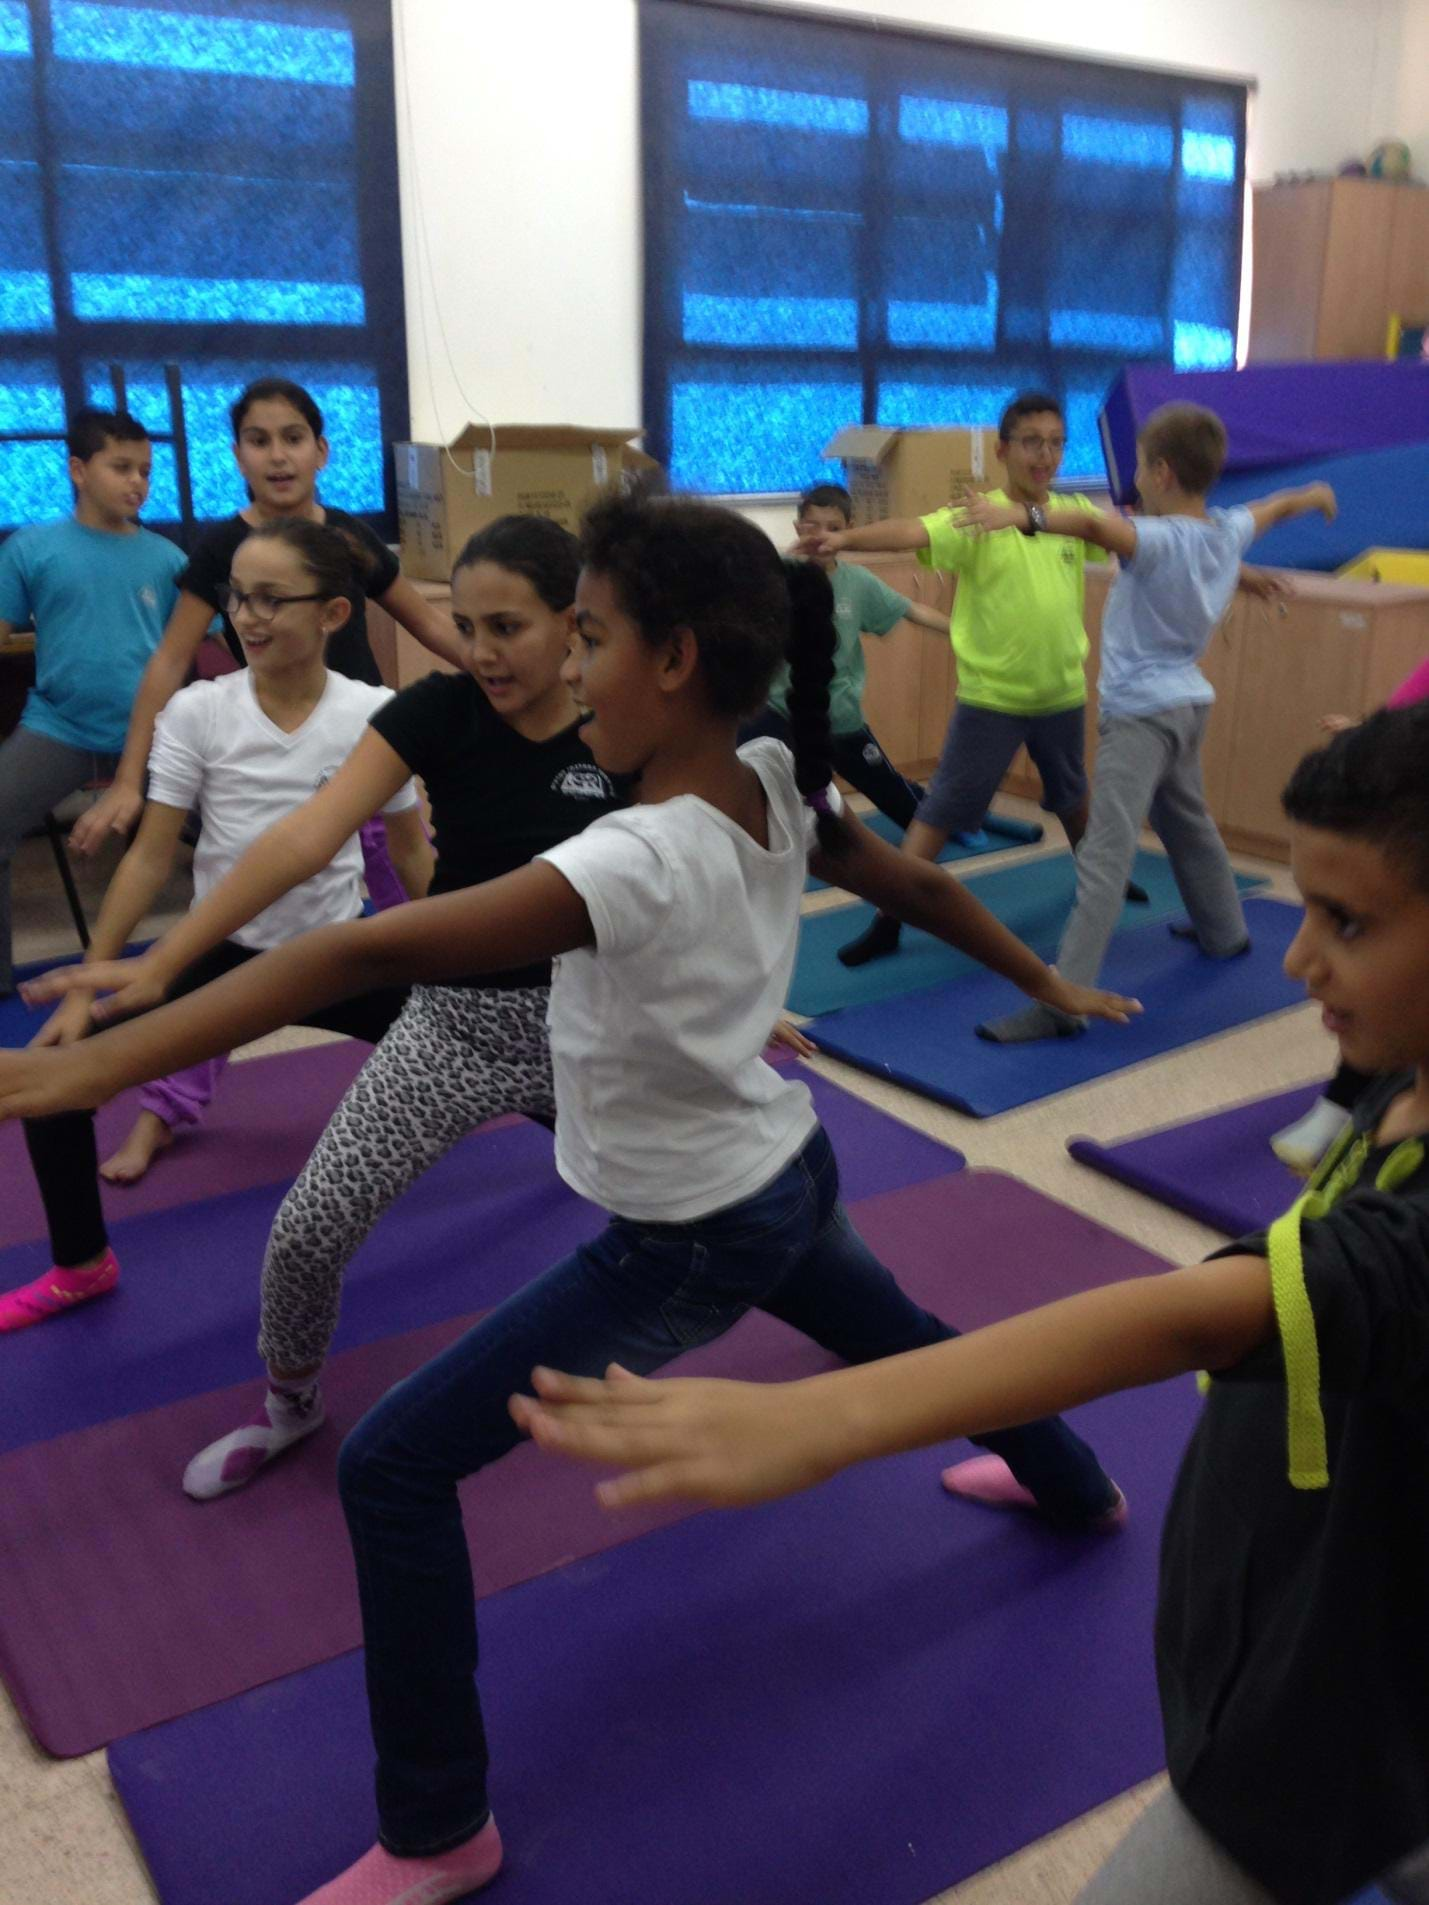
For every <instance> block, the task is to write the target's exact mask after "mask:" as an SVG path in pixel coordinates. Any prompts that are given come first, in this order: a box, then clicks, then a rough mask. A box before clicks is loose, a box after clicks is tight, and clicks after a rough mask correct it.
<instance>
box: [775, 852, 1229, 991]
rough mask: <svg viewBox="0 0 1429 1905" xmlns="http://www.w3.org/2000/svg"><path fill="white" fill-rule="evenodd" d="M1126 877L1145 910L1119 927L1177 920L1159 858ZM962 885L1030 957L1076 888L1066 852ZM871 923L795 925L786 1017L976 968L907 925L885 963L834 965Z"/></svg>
mask: <svg viewBox="0 0 1429 1905" xmlns="http://www.w3.org/2000/svg"><path fill="white" fill-rule="evenodd" d="M1132 878H1133V879H1134V880H1136V881H1138V882H1139V883H1140V884H1141V885H1142V886H1144V887H1145V888H1146V891H1147V893H1148V894H1149V895H1150V901H1149V904H1147V905H1132V904H1130V903H1128V904H1127V905H1126V906H1125V907H1124V908H1123V911H1122V915H1121V922H1120V923H1121V927H1122V928H1123V929H1127V928H1135V927H1137V926H1145V925H1147V924H1149V923H1150V922H1152V921H1154V920H1164V919H1172V918H1175V917H1178V916H1179V915H1180V913H1181V911H1182V907H1181V896H1180V894H1179V893H1178V892H1177V891H1176V882H1175V880H1174V879H1173V878H1172V877H1171V863H1170V861H1169V860H1168V859H1167V858H1166V856H1165V854H1164V853H1153V852H1150V851H1148V850H1144V851H1142V852H1140V853H1138V854H1137V856H1136V865H1135V867H1134V869H1133V871H1132ZM1236 884H1237V885H1238V886H1239V887H1240V889H1241V891H1242V892H1248V891H1250V890H1252V889H1253V888H1255V887H1258V886H1263V885H1264V884H1265V881H1264V880H1263V879H1256V878H1252V877H1251V876H1249V875H1247V874H1243V873H1238V874H1237V875H1236ZM967 885H968V887H969V889H970V891H972V892H974V893H976V895H977V897H978V898H979V899H980V900H981V901H982V903H983V905H984V906H986V907H989V908H990V909H991V910H992V911H993V912H994V913H996V914H997V917H998V918H999V919H1000V920H1001V921H1002V923H1003V924H1004V925H1005V926H1007V927H1008V928H1009V929H1010V930H1011V931H1012V932H1014V933H1016V934H1017V936H1018V938H1019V939H1022V940H1025V941H1026V942H1027V944H1028V945H1029V946H1031V947H1032V948H1033V950H1034V951H1035V952H1039V953H1041V954H1042V956H1043V958H1046V959H1050V958H1051V957H1052V955H1053V954H1054V953H1055V952H1056V950H1057V946H1058V942H1059V941H1060V940H1061V937H1062V928H1063V927H1064V926H1065V925H1066V923H1067V918H1068V915H1069V914H1070V913H1071V910H1072V902H1073V900H1074V899H1075V898H1076V891H1077V869H1076V862H1075V861H1074V860H1073V858H1072V856H1071V854H1070V853H1056V854H1049V855H1047V856H1045V857H1044V858H1042V859H1038V860H1019V861H1016V862H1015V863H1014V864H1013V865H1011V866H1005V867H999V868H998V869H997V870H996V872H993V873H983V874H979V875H976V876H975V877H973V878H971V879H969V880H968V882H967ZM872 921H873V908H872V907H871V906H863V905H859V906H840V907H837V908H835V909H834V910H833V911H831V912H827V913H814V914H811V915H809V916H808V917H806V918H805V919H803V920H801V921H800V924H799V955H798V958H797V959H796V961H795V964H794V979H793V983H792V984H791V986H790V988H789V1000H788V1004H789V1009H790V1011H791V1012H802V1013H805V1014H806V1015H807V1016H808V1017H810V1018H816V1017H817V1016H818V1015H819V1014H820V1013H822V1012H835V1011H838V1010H839V1009H841V1008H842V1007H844V1006H856V1005H871V1004H872V1003H873V1002H874V1001H875V1000H878V999H892V998H896V997H898V996H899V995H900V994H902V993H908V992H923V991H926V990H927V989H928V988H929V987H930V986H937V985H942V984H944V983H945V982H946V981H947V980H949V979H956V978H958V977H959V976H960V975H962V974H964V973H971V972H980V971H981V970H982V968H981V967H980V966H979V965H978V963H977V961H976V960H975V959H971V958H969V957H968V955H967V954H966V953H960V952H955V951H954V950H953V948H952V947H951V946H946V945H944V944H943V942H942V940H941V939H934V938H933V936H932V934H931V933H920V932H916V931H915V930H914V929H913V928H912V927H905V928H904V929H903V945H902V949H901V950H900V951H899V952H896V953H894V954H893V955H892V957H891V958H888V959H875V960H874V961H873V962H872V964H871V965H867V966H859V967H857V968H856V969H855V970H853V971H850V970H849V969H848V967H847V966H841V965H840V964H839V962H838V949H839V947H840V946H843V945H846V944H847V943H848V941H849V940H851V939H853V938H856V937H857V935H858V934H859V933H861V932H863V930H864V929H865V927H867V926H869V925H871V924H872Z"/></svg>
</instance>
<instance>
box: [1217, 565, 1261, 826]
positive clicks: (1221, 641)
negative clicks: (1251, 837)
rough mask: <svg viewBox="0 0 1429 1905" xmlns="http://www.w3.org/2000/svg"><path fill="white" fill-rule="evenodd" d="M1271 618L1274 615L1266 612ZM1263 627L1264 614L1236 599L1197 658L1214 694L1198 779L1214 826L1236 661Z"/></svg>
mask: <svg viewBox="0 0 1429 1905" xmlns="http://www.w3.org/2000/svg"><path fill="white" fill-rule="evenodd" d="M1270 613H1271V615H1274V613H1275V611H1274V609H1272V610H1271V611H1270ZM1266 626H1267V617H1266V613H1265V610H1264V609H1263V608H1262V607H1261V606H1260V605H1259V604H1257V603H1254V602H1250V601H1248V600H1247V599H1246V598H1245V596H1243V595H1239V594H1238V595H1237V596H1236V597H1235V599H1234V601H1233V602H1232V603H1231V606H1230V609H1229V611H1228V613H1227V614H1226V616H1225V617H1224V619H1223V620H1222V622H1221V624H1220V626H1219V627H1218V628H1217V630H1216V632H1215V634H1214V635H1212V637H1211V639H1210V643H1209V645H1208V646H1207V649H1206V652H1205V654H1204V655H1203V656H1202V657H1201V673H1202V674H1203V675H1204V676H1205V677H1206V679H1207V681H1209V682H1210V684H1211V686H1212V687H1213V688H1214V689H1215V691H1216V703H1215V706H1214V707H1213V708H1212V709H1211V722H1210V726H1209V727H1208V728H1207V730H1206V742H1205V746H1204V747H1203V748H1202V750H1201V776H1202V779H1203V781H1204V783H1205V789H1206V805H1207V807H1209V809H1210V811H1211V818H1212V819H1213V820H1214V821H1215V822H1216V824H1217V825H1218V826H1220V825H1223V824H1224V823H1225V821H1226V804H1227V800H1228V797H1229V794H1230V772H1231V731H1232V729H1233V727H1234V725H1235V711H1236V704H1237V701H1238V700H1239V696H1240V658H1241V654H1242V652H1243V650H1244V649H1245V647H1246V645H1247V642H1248V641H1253V640H1254V639H1255V637H1256V635H1257V634H1258V633H1259V632H1260V631H1261V630H1262V629H1264V628H1265V627H1266Z"/></svg>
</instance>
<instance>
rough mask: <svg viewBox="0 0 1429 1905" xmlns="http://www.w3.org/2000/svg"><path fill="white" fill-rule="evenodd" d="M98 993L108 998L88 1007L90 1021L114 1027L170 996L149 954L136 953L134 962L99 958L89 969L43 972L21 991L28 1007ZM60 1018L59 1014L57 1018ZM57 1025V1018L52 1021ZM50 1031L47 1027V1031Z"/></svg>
mask: <svg viewBox="0 0 1429 1905" xmlns="http://www.w3.org/2000/svg"><path fill="white" fill-rule="evenodd" d="M96 992H102V993H105V994H106V995H107V996H106V997H105V998H102V999H94V1001H93V1003H92V1004H91V1005H90V1006H89V1009H88V1018H89V1019H90V1020H91V1021H92V1022H93V1023H94V1024H95V1025H111V1024H113V1023H114V1021H115V1020H116V1019H130V1018H133V1017H134V1015H135V1013H137V1012H148V1011H150V1010H152V1008H153V1007H154V1006H156V1005H162V1004H163V1002H164V1000H165V999H166V998H167V997H168V987H167V985H166V984H165V982H164V980H163V979H162V978H160V976H159V974H158V972H157V969H156V968H155V966H154V964H153V961H152V959H151V958H150V956H149V954H148V953H139V954H136V956H135V957H134V958H132V959H100V960H96V961H95V963H94V964H93V965H90V966H56V967H54V968H53V970H52V971H50V972H42V973H41V974H40V976H39V978H38V979H29V980H27V981H26V982H25V984H24V985H22V986H21V988H20V996H21V998H23V999H24V1001H25V1003H26V1005H48V1004H49V1003H50V1001H51V1000H53V999H64V998H65V997H66V995H67V994H71V993H84V994H86V995H90V996H91V997H92V995H93V994H94V993H96ZM59 1016H60V1015H59V1013H56V1014H55V1019H58V1018H59ZM54 1022H55V1021H54V1019H52V1020H51V1021H50V1023H51V1024H53V1023H54ZM48 1030H49V1026H48V1025H47V1026H46V1027H45V1031H46V1032H48ZM36 1042H37V1043H38V1041H36ZM51 1042H52V1041H49V1040H46V1043H51Z"/></svg>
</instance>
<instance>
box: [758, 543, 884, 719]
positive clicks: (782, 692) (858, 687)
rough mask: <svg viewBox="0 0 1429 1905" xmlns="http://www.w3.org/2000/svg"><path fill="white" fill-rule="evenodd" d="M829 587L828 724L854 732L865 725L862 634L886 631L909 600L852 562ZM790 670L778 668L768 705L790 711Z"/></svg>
mask: <svg viewBox="0 0 1429 1905" xmlns="http://www.w3.org/2000/svg"><path fill="white" fill-rule="evenodd" d="M829 581H830V583H831V584H832V585H833V591H834V634H835V636H836V638H837V645H836V647H835V649H834V678H833V682H832V683H831V685H830V687H829V726H830V727H831V728H832V730H833V732H834V733H835V734H856V733H857V732H858V730H859V729H860V728H861V727H862V726H863V725H864V720H863V684H864V681H865V679H866V676H867V668H866V667H865V664H864V659H863V640H862V638H863V636H864V635H866V634H867V635H886V634H887V633H888V632H889V630H890V629H894V628H897V626H898V624H899V623H900V622H901V621H902V620H903V617H904V616H905V615H906V614H907V613H908V598H907V596H906V595H900V594H899V593H898V591H897V590H896V589H890V588H889V586H888V584H887V583H886V582H881V581H880V580H879V578H878V577H877V576H876V575H874V574H873V572H872V571H871V570H869V569H862V568H860V567H859V565H858V564H857V563H856V562H840V563H838V564H837V565H836V567H835V568H834V571H833V573H832V574H831V575H830V577H829ZM788 696H789V670H788V668H787V667H784V668H781V669H780V670H779V672H778V674H777V675H776V676H775V677H774V680H773V682H772V684H771V686H770V689H769V702H770V705H771V707H774V708H777V709H778V711H779V713H780V714H782V715H787V714H788V712H789V700H788Z"/></svg>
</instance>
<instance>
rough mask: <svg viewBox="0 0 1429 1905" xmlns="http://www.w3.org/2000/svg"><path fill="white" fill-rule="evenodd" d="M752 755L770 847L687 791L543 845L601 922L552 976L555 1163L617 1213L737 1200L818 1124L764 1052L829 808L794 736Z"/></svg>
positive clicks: (643, 1213) (703, 1212)
mask: <svg viewBox="0 0 1429 1905" xmlns="http://www.w3.org/2000/svg"><path fill="white" fill-rule="evenodd" d="M739 752H740V759H741V760H743V761H745V762H747V763H748V765H749V766H750V767H752V768H753V769H754V770H755V772H756V773H757V774H758V776H759V778H760V780H761V781H762V782H763V785H764V791H765V795H766V797H767V799H768V803H769V845H768V847H767V848H765V847H761V846H759V845H758V844H757V842H755V841H754V840H753V839H751V837H750V836H749V835H748V834H747V833H746V832H745V831H744V829H743V828H742V827H740V826H738V825H737V824H736V823H735V822H734V821H733V820H730V819H729V818H728V817H727V816H726V815H724V814H721V813H719V812H717V811H716V809H715V808H713V807H711V806H709V805H708V803H707V802H705V801H703V800H700V799H699V798H697V797H696V796H695V795H693V794H682V795H680V796H679V797H678V798H676V799H674V800H667V801H661V802H659V803H658V804H655V805H652V806H648V807H644V806H636V807H630V808H627V809H626V810H625V811H624V812H621V813H614V814H605V815H602V817H601V818H600V819H599V820H595V821H593V822H592V823H591V825H590V826H589V827H587V828H586V830H585V832H584V833H581V834H578V835H577V836H576V837H575V838H574V839H571V840H564V841H562V842H561V844H560V845H559V846H556V847H552V848H551V849H550V850H549V851H548V852H546V853H543V854H541V855H540V856H539V857H540V858H541V859H543V860H549V861H550V863H551V865H552V866H554V867H555V868H556V869H557V870H558V871H559V872H560V873H561V874H562V875H564V877H565V878H566V879H567V880H569V881H570V883H571V885H572V886H573V887H574V888H575V890H576V892H577V893H578V894H579V895H580V897H581V898H582V900H584V902H585V904H586V908H587V910H588V911H589V913H590V917H591V924H592V925H593V927H594V929H595V945H594V947H583V948H582V949H581V950H579V951H578V952H571V953H562V955H561V957H560V958H559V959H558V960H557V961H556V962H555V971H554V974H553V977H552V983H551V1007H550V1015H549V1025H550V1033H551V1058H552V1061H553V1064H554V1068H555V1080H556V1106H557V1116H556V1165H557V1168H558V1169H559V1171H560V1173H561V1176H562V1177H563V1178H564V1179H565V1180H566V1182H567V1183H568V1184H569V1185H570V1186H571V1187H572V1188H573V1189H574V1190H576V1191H579V1192H580V1194H581V1195H582V1196H583V1197H588V1198H590V1199H592V1200H593V1201H594V1202H595V1203H597V1204H601V1205H603V1206H604V1207H605V1209H607V1210H609V1211H613V1212H614V1213H615V1214H616V1215H617V1216H621V1217H630V1218H635V1219H640V1220H644V1221H647V1222H652V1223H688V1222H690V1221H692V1220H693V1219H695V1218H698V1217H705V1216H708V1215H709V1214H710V1213H711V1212H713V1211H717V1210H723V1209H725V1208H727V1207H728V1206H729V1205H731V1204H737V1203H739V1202H741V1201H742V1200H743V1199H744V1198H747V1197H752V1196H753V1195H754V1194H755V1193H756V1192H757V1191H760V1190H763V1189H764V1187H765V1186H766V1185H768V1184H771V1183H772V1182H773V1181H774V1179H775V1178H776V1177H777V1176H778V1175H779V1173H780V1172H781V1171H782V1170H783V1169H784V1167H785V1165H787V1164H788V1163H789V1162H790V1160H791V1159H793V1158H794V1157H796V1156H797V1155H798V1153H799V1152H800V1151H801V1150H802V1149H803V1147H804V1145H805V1144H806V1143H807V1142H808V1140H809V1138H810V1136H811V1135H812V1134H813V1132H814V1130H815V1128H816V1126H817V1124H818V1118H817V1116H816V1114H815V1112H814V1107H813V1101H812V1099H811V1098H810V1096H809V1092H808V1089H807V1087H806V1086H804V1085H802V1084H800V1083H799V1082H798V1081H797V1080H795V1079H790V1078H786V1077H782V1076H781V1075H780V1074H779V1073H778V1072H777V1071H775V1070H774V1069H773V1068H772V1067H771V1066H770V1065H768V1064H766V1063H765V1061H764V1059H763V1057H762V1056H761V1054H762V1053H763V1050H764V1047H765V1045H766V1043H767V1042H768V1038H769V1034H770V1033H771V1031H773V1029H774V1024H775V1021H776V1020H777V1018H778V1016H779V1012H780V1010H781V1008H782V1007H783V1004H784V998H785V994H786V993H787V991H788V989H789V979H790V975H791V973H792V971H793V967H794V949H795V945H796V941H797V935H798V925H799V902H800V899H801V897H802V895H803V891H804V880H805V877H806V871H807V860H808V853H809V847H810V845H811V843H812V841H813V837H814V821H815V816H814V814H813V812H812V810H811V809H810V808H809V807H807V806H806V805H805V804H804V801H803V799H802V797H801V796H800V794H799V791H798V789H797V788H796V787H795V785H794V762H793V756H792V755H791V754H790V753H789V750H788V749H787V748H786V747H785V746H784V745H783V743H782V742H779V741H773V740H758V741H751V742H750V743H749V744H748V745H747V746H746V747H743V748H741V749H740V751H739ZM830 800H831V803H832V804H834V805H837V804H838V796H837V794H836V793H834V792H833V790H832V789H830Z"/></svg>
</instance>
